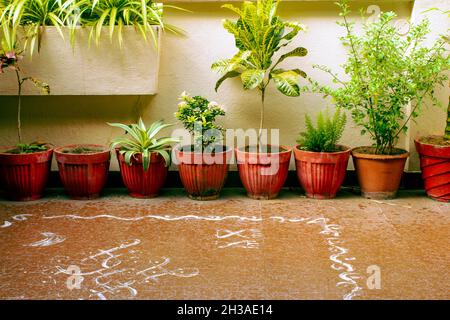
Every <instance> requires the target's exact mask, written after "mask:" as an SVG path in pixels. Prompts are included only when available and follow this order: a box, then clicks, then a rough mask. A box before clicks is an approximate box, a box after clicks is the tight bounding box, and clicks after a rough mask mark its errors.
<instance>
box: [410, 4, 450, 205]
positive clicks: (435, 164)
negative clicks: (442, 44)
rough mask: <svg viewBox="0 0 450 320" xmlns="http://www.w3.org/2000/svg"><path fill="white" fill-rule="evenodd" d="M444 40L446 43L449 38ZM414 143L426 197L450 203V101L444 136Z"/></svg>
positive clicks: (419, 139) (430, 137)
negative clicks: (418, 157)
mask: <svg viewBox="0 0 450 320" xmlns="http://www.w3.org/2000/svg"><path fill="white" fill-rule="evenodd" d="M434 10H435V9H434ZM445 13H446V14H449V13H450V12H449V11H446V12H445ZM446 40H447V42H448V41H449V38H448V37H447V38H446ZM414 142H415V145H416V150H417V152H418V153H419V156H420V168H421V170H422V178H423V180H424V186H425V190H426V192H427V194H428V196H429V197H430V198H432V199H435V200H438V201H443V202H450V101H449V103H448V106H447V126H446V128H445V131H444V135H442V136H438V135H430V136H424V137H419V138H417V139H415V141H414Z"/></svg>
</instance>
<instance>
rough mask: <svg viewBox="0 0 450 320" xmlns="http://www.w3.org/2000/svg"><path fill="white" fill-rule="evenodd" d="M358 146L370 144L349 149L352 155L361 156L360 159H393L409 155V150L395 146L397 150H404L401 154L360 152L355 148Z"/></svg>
mask: <svg viewBox="0 0 450 320" xmlns="http://www.w3.org/2000/svg"><path fill="white" fill-rule="evenodd" d="M359 148H370V146H359V147H355V148H353V149H352V150H351V153H352V157H354V158H361V159H372V160H394V159H405V158H408V157H409V152H408V151H407V150H405V149H402V148H396V149H399V150H403V151H405V152H404V153H402V154H369V153H360V152H358V151H357V150H358V149H359Z"/></svg>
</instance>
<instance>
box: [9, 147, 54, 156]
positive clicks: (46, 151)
mask: <svg viewBox="0 0 450 320" xmlns="http://www.w3.org/2000/svg"><path fill="white" fill-rule="evenodd" d="M14 148H16V146H12V147H10V146H8V147H6V146H4V147H3V146H0V155H1V156H6V157H9V156H14V157H21V156H30V155H38V154H45V153H49V152H53V151H54V150H55V149H54V148H52V147H49V148H48V149H47V150H43V151H36V152H31V153H6V152H2V150H11V149H14Z"/></svg>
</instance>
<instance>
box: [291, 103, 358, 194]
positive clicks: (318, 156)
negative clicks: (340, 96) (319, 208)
mask: <svg viewBox="0 0 450 320" xmlns="http://www.w3.org/2000/svg"><path fill="white" fill-rule="evenodd" d="M346 120H347V118H346V116H345V113H343V112H341V110H340V109H337V110H336V112H335V113H334V115H333V116H332V117H331V116H330V114H329V111H328V109H327V110H326V112H325V115H324V114H323V113H322V112H319V114H318V116H317V126H316V127H314V124H313V122H312V120H311V118H310V117H309V116H308V115H305V124H306V131H305V132H302V133H301V134H300V137H299V139H298V140H297V142H298V145H297V146H296V147H295V148H294V156H295V165H296V169H297V177H298V181H299V182H300V184H301V186H302V187H303V189H304V190H305V192H306V196H307V197H309V198H316V199H330V198H334V197H335V196H336V192H337V191H338V190H339V188H340V187H341V185H342V182H343V181H344V178H345V173H346V171H347V164H348V159H349V158H350V151H351V149H350V148H349V147H346V146H343V145H339V144H337V142H338V141H339V139H340V138H341V137H342V134H343V132H344V128H345V123H346Z"/></svg>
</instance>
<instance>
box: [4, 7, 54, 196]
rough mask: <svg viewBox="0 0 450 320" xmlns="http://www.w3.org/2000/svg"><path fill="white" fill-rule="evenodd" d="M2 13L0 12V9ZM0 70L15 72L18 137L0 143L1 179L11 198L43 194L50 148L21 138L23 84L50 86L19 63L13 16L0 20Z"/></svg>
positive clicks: (48, 165) (19, 56)
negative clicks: (14, 141)
mask: <svg viewBox="0 0 450 320" xmlns="http://www.w3.org/2000/svg"><path fill="white" fill-rule="evenodd" d="M0 13H2V12H0ZM0 28H1V30H0V73H3V72H7V71H10V72H14V73H15V74H16V79H17V138H18V144H17V145H16V146H13V147H11V146H9V147H0V183H1V185H2V187H3V188H4V191H5V192H6V196H7V197H8V198H10V199H12V200H18V201H27V200H36V199H39V198H41V197H42V194H43V192H44V189H45V185H46V183H47V179H48V175H49V172H50V164H51V160H52V155H53V149H52V148H51V147H50V146H48V145H47V144H46V143H41V142H33V143H30V144H26V143H24V142H23V140H22V122H21V111H22V88H23V85H24V83H25V82H31V83H33V84H34V85H35V86H36V87H38V88H40V89H41V91H42V92H43V93H50V87H49V86H48V85H47V84H46V83H43V82H41V81H39V80H37V79H35V78H33V77H28V76H24V75H23V72H22V70H21V68H20V66H19V60H21V59H22V58H23V57H22V51H21V49H19V43H18V39H17V26H16V25H14V24H13V23H12V19H2V22H1V24H0Z"/></svg>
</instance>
